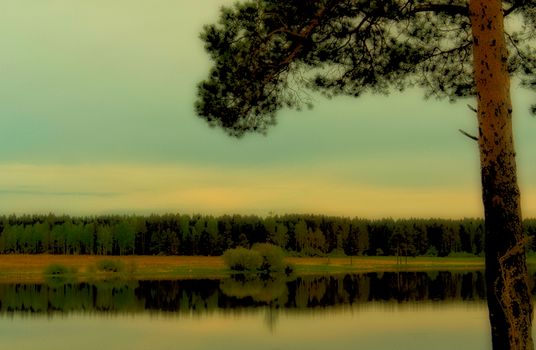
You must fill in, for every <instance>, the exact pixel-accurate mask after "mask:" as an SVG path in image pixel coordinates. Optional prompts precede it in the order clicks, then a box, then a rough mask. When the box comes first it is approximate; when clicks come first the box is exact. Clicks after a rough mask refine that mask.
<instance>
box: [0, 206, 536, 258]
mask: <svg viewBox="0 0 536 350" xmlns="http://www.w3.org/2000/svg"><path fill="white" fill-rule="evenodd" d="M524 227H525V233H526V235H527V236H529V237H531V238H533V237H534V236H536V219H527V220H525V221H524ZM264 242H269V243H272V244H275V245H278V246H280V247H282V248H284V249H285V250H286V251H287V252H288V253H289V254H290V255H296V256H326V255H342V254H346V255H375V256H379V255H406V256H417V255H428V256H449V255H450V256H453V255H454V256H455V255H481V254H482V252H483V248H484V222H483V220H481V219H461V220H446V219H400V220H394V219H380V220H368V219H361V218H346V217H335V216H323V215H298V214H292V215H291V214H289V215H281V216H269V217H266V218H263V217H259V216H251V215H246V216H244V215H223V216H217V217H215V216H203V215H181V214H166V215H150V216H119V215H110V216H92V217H71V216H56V215H53V214H49V215H23V216H16V215H11V216H0V253H2V254H10V253H24V254H40V253H49V254H94V255H129V254H136V255H159V254H160V255H221V254H222V253H223V252H224V251H225V250H226V249H229V248H235V247H237V246H242V247H250V246H251V245H253V244H255V243H264ZM530 242H533V240H532V239H531V240H530ZM528 248H529V250H534V249H535V246H534V245H533V243H531V244H530V245H529V247H528Z"/></svg>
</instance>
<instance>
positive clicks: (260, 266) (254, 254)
mask: <svg viewBox="0 0 536 350" xmlns="http://www.w3.org/2000/svg"><path fill="white" fill-rule="evenodd" d="M223 261H224V262H225V264H226V265H227V266H228V267H229V268H230V269H231V270H234V271H240V272H261V273H270V272H281V271H284V272H290V271H292V268H291V267H290V266H288V265H286V263H285V254H284V252H283V249H281V248H280V247H278V246H275V245H273V244H269V243H258V244H254V245H253V247H252V248H251V249H246V248H242V247H238V248H234V249H228V250H226V251H225V252H224V253H223Z"/></svg>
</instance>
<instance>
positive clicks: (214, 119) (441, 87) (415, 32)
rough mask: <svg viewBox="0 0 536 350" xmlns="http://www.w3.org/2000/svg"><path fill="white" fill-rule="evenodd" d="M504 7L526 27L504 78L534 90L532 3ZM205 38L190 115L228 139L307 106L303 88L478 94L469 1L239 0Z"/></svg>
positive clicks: (517, 35) (516, 33)
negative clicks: (203, 66)
mask: <svg viewBox="0 0 536 350" xmlns="http://www.w3.org/2000/svg"><path fill="white" fill-rule="evenodd" d="M504 4H505V8H508V9H509V10H508V11H507V13H506V14H507V16H510V17H515V21H517V23H520V24H525V26H523V27H522V26H512V27H513V28H512V29H511V30H510V31H509V32H508V33H507V39H508V45H509V51H510V57H509V62H508V63H509V69H510V72H511V74H512V75H516V76H517V77H519V80H520V81H521V84H522V86H524V87H527V88H529V89H533V90H534V89H536V84H535V83H534V82H535V81H536V78H535V77H536V49H535V47H534V38H535V36H536V29H535V28H536V26H535V25H534V23H535V21H536V20H535V18H536V14H535V13H536V11H535V10H534V8H535V7H536V6H535V3H534V1H504ZM514 27H517V28H514ZM201 39H202V40H203V41H204V43H205V49H206V51H207V53H208V54H209V56H210V58H211V59H212V61H213V66H212V69H211V70H210V72H209V76H208V78H207V79H206V80H205V81H203V82H201V83H200V84H199V93H198V95H199V98H198V101H197V102H196V105H195V108H196V111H197V113H198V114H199V115H200V116H201V117H202V118H204V119H206V120H207V121H208V123H209V124H210V125H211V126H220V127H222V128H224V129H225V130H226V131H227V132H228V133H229V134H231V135H234V136H240V135H242V134H243V133H245V132H249V131H260V132H265V131H266V129H267V128H268V127H269V126H271V125H273V124H274V123H275V115H276V112H277V111H278V110H279V109H281V108H283V107H294V108H300V107H301V106H303V105H310V101H309V99H308V98H307V94H306V93H304V92H303V91H302V90H303V89H312V90H318V91H320V92H322V93H324V94H325V95H327V96H335V95H350V96H359V95H361V94H362V93H364V92H374V93H378V92H380V93H387V92H389V91H392V90H393V89H398V90H402V89H404V88H406V87H412V86H418V87H421V88H423V89H424V90H425V92H426V94H427V96H433V97H438V98H445V97H446V98H449V99H450V100H454V99H457V98H460V97H467V96H474V95H475V93H476V91H475V85H474V81H473V74H472V72H473V67H472V64H473V62H472V49H473V45H472V44H473V42H472V34H471V24H470V20H469V16H468V8H467V1H465V0H454V1H442V0H438V1H435V2H434V3H433V4H428V3H423V2H420V1H410V2H408V1H398V0H389V1H331V0H314V1H313V0H291V1H288V0H284V1H283V0H280V1H268V0H259V1H243V2H241V3H239V4H236V5H234V6H233V7H226V8H223V9H222V12H221V15H220V18H219V21H218V23H216V24H211V25H207V26H205V28H204V30H203V32H202V33H201ZM330 248H331V247H330Z"/></svg>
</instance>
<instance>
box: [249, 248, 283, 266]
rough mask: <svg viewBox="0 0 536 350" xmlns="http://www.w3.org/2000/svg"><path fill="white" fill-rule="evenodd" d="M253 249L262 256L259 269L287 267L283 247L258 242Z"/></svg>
mask: <svg viewBox="0 0 536 350" xmlns="http://www.w3.org/2000/svg"><path fill="white" fill-rule="evenodd" d="M251 250H253V251H256V252H258V253H259V254H260V255H261V257H262V263H261V266H260V267H259V268H258V270H259V271H263V272H270V271H282V270H284V269H285V253H284V252H283V249H281V247H278V246H276V245H273V244H269V243H257V244H254V245H253V247H251Z"/></svg>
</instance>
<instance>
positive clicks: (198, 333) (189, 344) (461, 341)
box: [0, 304, 491, 350]
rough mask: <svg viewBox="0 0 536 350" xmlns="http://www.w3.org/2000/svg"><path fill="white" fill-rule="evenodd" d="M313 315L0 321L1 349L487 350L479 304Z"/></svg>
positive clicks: (485, 326) (482, 306)
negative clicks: (269, 322)
mask: <svg viewBox="0 0 536 350" xmlns="http://www.w3.org/2000/svg"><path fill="white" fill-rule="evenodd" d="M317 311H318V312H314V313H311V314H305V315H304V314H298V315H296V314H285V313H283V312H278V311H273V312H277V313H278V315H277V321H276V322H277V325H276V327H275V328H274V329H272V330H270V329H269V328H268V327H266V315H265V314H264V313H266V312H269V311H268V310H267V309H260V310H258V312H255V313H242V314H236V315H232V316H231V315H224V314H219V313H211V314H210V315H205V316H195V317H194V316H172V315H168V316H158V315H136V316H113V317H109V316H108V317H98V316H75V315H70V316H65V317H52V318H50V319H46V318H43V317H38V318H33V317H19V316H15V317H12V318H11V317H10V318H6V317H3V318H0V329H1V331H0V338H1V339H2V346H3V347H5V348H6V349H20V350H26V349H35V348H36V346H38V347H39V349H42V350H48V349H54V350H63V349H73V348H76V349H79V350H86V349H88V350H89V349H91V350H93V349H95V348H96V347H98V348H99V349H103V350H104V349H132V350H137V349H140V350H142V349H143V350H145V349H155V350H159V349H189V350H190V349H207V350H208V349H210V350H213V349H221V350H226V349H233V350H235V349H236V350H241V349H244V350H245V349H247V350H250V349H259V350H264V349H266V350H268V349H270V350H272V349H304V350H305V349H307V350H314V349H333V350H338V349H341V350H342V349H344V350H347V349H374V350H384V349H385V350H387V349H388V350H392V349H402V350H404V349H408V350H409V349H411V350H421V349H426V350H429V349H435V350H443V349H445V350H447V349H448V350H450V349H472V350H480V349H482V350H484V349H489V348H490V345H491V344H490V339H489V334H488V333H489V331H488V327H489V326H488V321H487V319H486V316H487V313H486V307H485V304H477V305H472V306H471V307H467V306H466V305H465V306H464V305H458V304H446V305H442V306H441V307H439V306H432V307H426V306H421V307H419V308H417V309H415V308H414V307H399V306H397V307H395V308H384V307H379V306H371V307H368V308H363V307H360V308H359V309H347V310H338V311H326V310H317Z"/></svg>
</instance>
